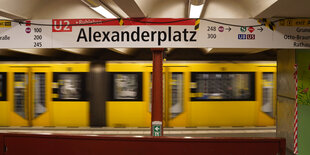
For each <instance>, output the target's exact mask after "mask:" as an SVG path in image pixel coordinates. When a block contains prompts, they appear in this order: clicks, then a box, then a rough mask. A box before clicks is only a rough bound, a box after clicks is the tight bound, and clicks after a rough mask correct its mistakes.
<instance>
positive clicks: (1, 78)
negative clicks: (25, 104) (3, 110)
mask: <svg viewBox="0 0 310 155" xmlns="http://www.w3.org/2000/svg"><path fill="white" fill-rule="evenodd" d="M6 83H7V81H6V73H0V101H6V94H7V93H6V91H7V89H6Z"/></svg>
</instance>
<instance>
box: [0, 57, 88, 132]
mask: <svg viewBox="0 0 310 155" xmlns="http://www.w3.org/2000/svg"><path fill="white" fill-rule="evenodd" d="M88 72H89V63H88V62H68V63H65V62H7V63H5V62H2V63H1V64H0V99H1V101H0V126H89V104H90V103H89V101H88V99H87V97H86V76H87V73H88Z"/></svg>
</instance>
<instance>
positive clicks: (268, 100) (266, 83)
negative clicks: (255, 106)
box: [261, 72, 274, 117]
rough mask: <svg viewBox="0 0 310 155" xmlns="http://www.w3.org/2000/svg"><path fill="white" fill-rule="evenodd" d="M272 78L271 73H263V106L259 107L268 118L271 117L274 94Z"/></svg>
mask: <svg viewBox="0 0 310 155" xmlns="http://www.w3.org/2000/svg"><path fill="white" fill-rule="evenodd" d="M273 80H274V77H273V73H271V72H265V73H263V87H262V88H263V104H262V107H261V110H262V111H263V112H264V113H266V114H267V115H269V116H270V117H273V102H274V100H273V98H274V92H273V88H274V87H273V86H274V82H273Z"/></svg>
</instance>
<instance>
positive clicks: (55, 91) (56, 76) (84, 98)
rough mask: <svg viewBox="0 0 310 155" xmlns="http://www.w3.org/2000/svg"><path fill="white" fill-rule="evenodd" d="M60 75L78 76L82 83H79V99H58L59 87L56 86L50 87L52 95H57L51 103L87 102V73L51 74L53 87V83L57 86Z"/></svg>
mask: <svg viewBox="0 0 310 155" xmlns="http://www.w3.org/2000/svg"><path fill="white" fill-rule="evenodd" d="M62 74H71V75H80V77H81V79H82V81H81V97H80V99H60V98H59V85H57V88H54V87H52V90H53V94H57V95H58V96H57V97H54V96H53V97H52V99H53V101H88V95H87V90H86V88H87V87H86V85H87V78H86V77H87V76H86V74H87V72H53V80H52V81H53V85H54V83H57V84H58V80H59V78H60V75H62Z"/></svg>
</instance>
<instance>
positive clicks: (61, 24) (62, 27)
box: [52, 19, 72, 32]
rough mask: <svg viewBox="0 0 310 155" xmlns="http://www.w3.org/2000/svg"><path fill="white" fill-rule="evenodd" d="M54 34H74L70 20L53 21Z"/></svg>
mask: <svg viewBox="0 0 310 155" xmlns="http://www.w3.org/2000/svg"><path fill="white" fill-rule="evenodd" d="M52 23H53V28H52V31H53V32H72V26H70V21H69V20H63V19H53V21H52Z"/></svg>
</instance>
